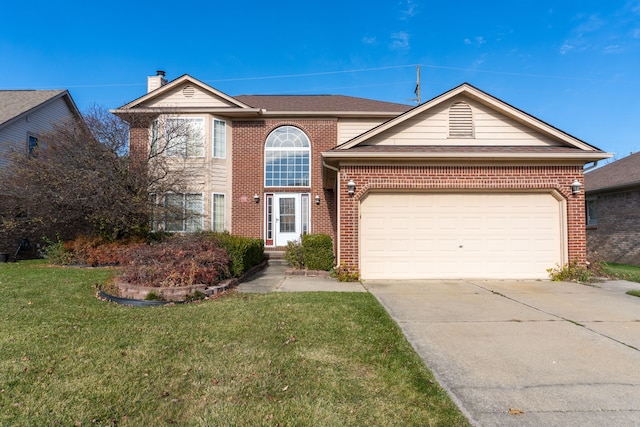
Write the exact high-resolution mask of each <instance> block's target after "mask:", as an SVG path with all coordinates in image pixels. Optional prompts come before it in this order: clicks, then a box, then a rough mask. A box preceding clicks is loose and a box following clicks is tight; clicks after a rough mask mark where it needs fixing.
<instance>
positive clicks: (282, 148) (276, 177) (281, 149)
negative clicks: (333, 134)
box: [264, 126, 311, 187]
mask: <svg viewBox="0 0 640 427" xmlns="http://www.w3.org/2000/svg"><path fill="white" fill-rule="evenodd" d="M310 157H311V148H310V144H309V138H307V135H305V133H304V132H302V131H301V130H300V129H298V128H297V127H294V126H281V127H279V128H277V129H275V130H274V131H273V132H271V133H270V134H269V136H268V137H267V142H266V143H265V146H264V178H265V179H264V181H265V184H264V185H265V187H309V185H310V176H311V174H310V172H309V158H310Z"/></svg>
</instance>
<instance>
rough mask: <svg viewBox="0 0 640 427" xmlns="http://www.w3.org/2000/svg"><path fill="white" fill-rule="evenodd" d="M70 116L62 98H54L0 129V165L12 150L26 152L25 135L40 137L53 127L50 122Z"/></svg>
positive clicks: (6, 162)
mask: <svg viewBox="0 0 640 427" xmlns="http://www.w3.org/2000/svg"><path fill="white" fill-rule="evenodd" d="M69 117H71V110H69V107H68V105H67V103H66V102H65V101H64V99H63V98H58V99H55V100H53V101H51V102H49V103H45V105H43V106H41V107H39V108H36V109H35V110H33V111H32V112H30V113H29V114H27V115H25V116H24V117H21V118H20V119H18V120H16V121H14V122H12V123H10V124H9V125H7V126H6V127H4V128H2V129H0V167H4V166H6V165H7V164H8V157H9V156H10V153H11V152H13V151H18V152H22V153H24V154H25V155H26V154H27V135H29V134H31V135H33V136H36V137H40V135H42V134H43V133H45V132H49V131H51V130H52V129H53V126H52V123H56V122H60V121H62V120H65V119H68V118H69Z"/></svg>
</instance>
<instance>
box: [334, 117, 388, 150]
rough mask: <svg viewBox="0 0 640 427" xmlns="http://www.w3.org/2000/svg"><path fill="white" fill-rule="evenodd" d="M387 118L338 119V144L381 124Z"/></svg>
mask: <svg viewBox="0 0 640 427" xmlns="http://www.w3.org/2000/svg"><path fill="white" fill-rule="evenodd" d="M386 121H387V119H383V118H377V119H351V118H348V119H340V120H339V121H338V145H340V144H342V143H344V142H347V141H349V140H350V139H353V138H355V137H356V136H358V135H360V134H362V133H365V132H366V131H368V130H369V129H373V128H374V127H376V126H378V125H381V124H382V123H384V122H386Z"/></svg>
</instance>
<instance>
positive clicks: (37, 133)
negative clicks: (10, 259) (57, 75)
mask: <svg viewBox="0 0 640 427" xmlns="http://www.w3.org/2000/svg"><path fill="white" fill-rule="evenodd" d="M70 117H80V112H79V111H78V108H77V107H76V104H75V103H74V101H73V99H72V98H71V95H70V94H69V92H68V91H66V90H0V170H4V169H6V168H7V167H8V165H9V163H10V161H11V157H12V156H13V155H24V156H28V155H30V154H31V153H33V151H34V150H35V149H36V148H37V146H38V144H39V142H41V141H40V140H41V138H42V135H44V134H46V133H47V132H49V131H52V130H53V124H54V123H60V122H62V121H63V120H66V119H68V118H70ZM26 196H27V197H28V195H26ZM1 198H2V195H1V194H0V201H1ZM1 208H2V205H1V203H0V211H1ZM2 214H3V212H0V216H1V215H2ZM4 214H6V213H4ZM0 219H1V218H0ZM23 237H24V236H23ZM19 240H20V237H19V236H9V235H7V234H6V233H0V252H7V251H9V252H13V251H15V250H16V248H17V245H18V242H19Z"/></svg>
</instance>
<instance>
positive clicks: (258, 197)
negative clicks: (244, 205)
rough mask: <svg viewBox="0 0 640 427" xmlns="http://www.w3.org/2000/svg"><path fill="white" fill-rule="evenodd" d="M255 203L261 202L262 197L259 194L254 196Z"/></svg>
mask: <svg viewBox="0 0 640 427" xmlns="http://www.w3.org/2000/svg"><path fill="white" fill-rule="evenodd" d="M253 201H254V202H256V203H258V202H259V201H260V196H258V195H257V194H254V195H253Z"/></svg>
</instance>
